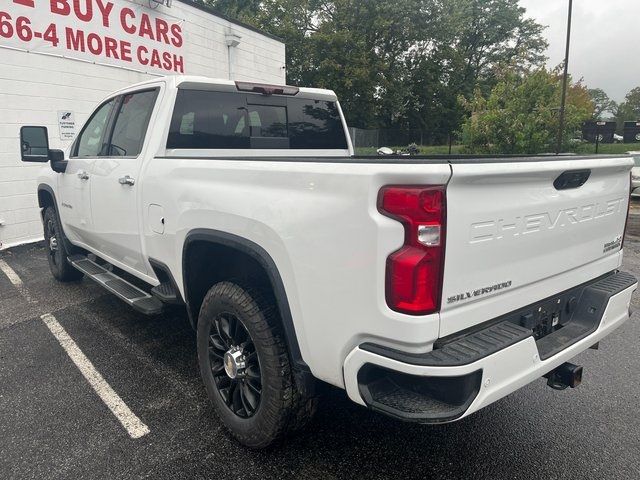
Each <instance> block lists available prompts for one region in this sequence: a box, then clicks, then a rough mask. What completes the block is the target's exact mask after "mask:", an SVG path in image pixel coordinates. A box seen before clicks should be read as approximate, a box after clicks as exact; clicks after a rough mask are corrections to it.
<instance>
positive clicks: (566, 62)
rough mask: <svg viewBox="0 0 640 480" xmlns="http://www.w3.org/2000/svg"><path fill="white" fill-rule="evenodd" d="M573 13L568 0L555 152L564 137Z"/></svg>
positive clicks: (558, 150)
mask: <svg viewBox="0 0 640 480" xmlns="http://www.w3.org/2000/svg"><path fill="white" fill-rule="evenodd" d="M572 13H573V0H569V18H568V20H567V50H566V52H565V55H564V78H563V79H562V101H561V104H560V125H559V128H558V145H557V148H556V154H558V155H559V154H560V153H561V152H562V139H563V138H564V120H565V119H564V117H565V115H564V114H565V107H566V104H567V84H568V82H569V49H570V47H571V15H572Z"/></svg>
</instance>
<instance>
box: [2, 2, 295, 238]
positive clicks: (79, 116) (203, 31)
mask: <svg viewBox="0 0 640 480" xmlns="http://www.w3.org/2000/svg"><path fill="white" fill-rule="evenodd" d="M10 1H11V0H2V4H4V2H10ZM45 1H46V3H48V1H49V0H36V5H38V3H37V2H45ZM83 1H84V0H83ZM110 1H112V2H114V3H123V2H129V3H138V4H141V5H148V0H137V1H135V2H134V1H130V0H110ZM71 3H73V2H71ZM2 4H0V11H2V10H3V8H2V7H3V5H2ZM159 8H160V9H163V10H162V12H163V13H165V14H170V15H172V16H175V17H178V18H180V19H183V23H182V29H183V32H184V39H185V44H184V47H183V49H182V53H183V54H184V67H185V74H189V75H204V76H208V77H217V78H228V75H229V52H228V47H227V44H226V41H225V35H226V34H227V33H231V32H232V33H234V34H236V35H238V36H240V43H239V44H238V46H237V47H234V48H235V49H236V52H235V61H236V64H235V68H234V70H235V79H237V80H247V81H258V82H264V83H275V84H282V83H284V81H285V70H284V68H283V67H284V65H285V45H284V44H283V43H282V42H281V41H279V40H276V39H274V38H271V37H268V36H265V35H263V34H260V33H259V32H256V31H254V30H252V29H249V28H245V27H243V26H241V25H238V24H236V23H233V22H230V21H228V20H225V19H223V18H219V17H216V16H214V15H212V14H211V13H208V12H205V11H202V10H200V9H197V8H194V7H192V6H190V5H187V4H184V3H181V2H180V1H179V0H174V1H173V3H172V6H171V8H169V9H167V8H166V7H159ZM149 12H150V14H152V13H153V11H149ZM96 62H98V63H95V64H94V63H91V62H89V61H82V60H75V59H70V58H62V57H59V56H53V55H46V54H40V53H33V52H28V51H23V50H18V49H15V48H13V46H12V47H11V48H10V47H8V46H7V44H6V43H5V44H3V38H1V37H0V249H3V248H8V247H10V246H13V245H16V244H20V243H25V242H29V241H33V240H38V239H41V238H42V224H41V221H40V216H39V214H40V213H39V208H38V203H37V194H36V188H37V185H36V181H35V179H36V176H37V172H38V170H39V169H40V168H42V165H41V164H27V163H22V162H21V161H20V156H19V131H20V127H21V126H22V125H45V126H47V127H48V128H49V137H50V138H49V141H50V144H51V148H61V149H66V148H67V147H68V146H69V145H70V143H71V142H70V141H61V140H60V135H59V130H58V123H57V121H58V120H57V112H58V111H63V110H65V111H72V112H74V115H75V121H76V133H77V131H78V130H79V129H80V128H81V126H82V125H83V124H84V122H85V121H86V119H87V118H88V116H89V115H90V114H91V112H92V111H93V109H94V108H95V107H96V106H97V104H98V103H99V102H100V101H101V100H102V99H104V98H105V97H106V96H107V95H108V94H109V93H110V92H112V91H114V90H117V89H119V88H122V87H124V86H127V85H130V84H132V83H136V82H140V81H143V80H147V79H150V78H154V77H157V76H158V75H160V74H161V72H159V71H158V70H154V71H143V70H135V69H128V68H123V67H121V66H114V65H105V64H100V59H96Z"/></svg>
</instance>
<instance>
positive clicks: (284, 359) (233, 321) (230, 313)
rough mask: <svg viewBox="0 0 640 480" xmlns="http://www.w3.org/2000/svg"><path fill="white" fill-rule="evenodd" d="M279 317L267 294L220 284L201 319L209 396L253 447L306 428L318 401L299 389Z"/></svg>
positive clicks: (201, 354)
mask: <svg viewBox="0 0 640 480" xmlns="http://www.w3.org/2000/svg"><path fill="white" fill-rule="evenodd" d="M277 315H278V314H277V309H276V308H275V306H274V304H273V301H269V297H268V296H267V295H264V294H263V293H261V292H259V291H250V290H245V289H243V288H242V287H240V286H239V285H236V284H234V283H231V282H221V283H218V284H216V285H214V286H213V287H211V289H210V290H209V292H208V293H207V295H206V296H205V298H204V301H203V303H202V307H201V309H200V315H199V317H198V329H197V342H198V361H199V364H200V372H201V375H202V379H203V381H204V384H205V387H206V389H207V393H208V395H209V399H210V400H211V402H212V403H213V406H214V408H215V410H216V413H217V414H218V417H219V418H220V420H221V421H222V423H223V425H224V426H225V427H226V428H227V430H228V431H229V432H230V433H231V435H233V437H235V438H236V439H237V440H238V441H239V442H240V443H242V444H243V445H245V446H247V447H249V448H253V449H261V448H266V447H269V446H271V445H273V444H274V443H278V442H280V441H282V440H283V439H284V438H285V437H286V436H287V435H288V434H290V433H292V432H294V431H296V430H298V429H299V428H301V427H302V426H304V425H305V424H306V423H308V421H309V420H310V419H311V417H312V415H313V413H314V410H315V405H316V402H315V398H308V397H306V396H304V395H302V394H301V393H300V392H299V390H298V389H297V388H296V385H295V381H294V378H293V374H292V371H291V363H290V361H289V354H288V351H287V347H286V344H285V342H284V336H283V335H282V331H281V327H280V323H279V321H278V320H279V319H278V316H277Z"/></svg>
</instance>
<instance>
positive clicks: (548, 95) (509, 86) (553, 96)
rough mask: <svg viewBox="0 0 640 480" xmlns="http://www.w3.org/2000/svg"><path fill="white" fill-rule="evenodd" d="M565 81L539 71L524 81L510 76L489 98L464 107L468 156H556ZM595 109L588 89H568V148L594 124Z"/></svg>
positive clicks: (479, 98)
mask: <svg viewBox="0 0 640 480" xmlns="http://www.w3.org/2000/svg"><path fill="white" fill-rule="evenodd" d="M561 89H562V76H561V75H560V74H559V73H558V72H557V71H549V70H546V69H544V68H543V69H539V70H537V71H535V72H533V73H531V74H528V75H524V76H522V75H521V74H519V73H517V72H515V71H508V72H507V73H506V74H505V75H504V77H503V78H502V79H501V80H500V81H499V82H498V83H497V84H496V86H495V87H494V88H493V90H492V91H491V93H490V94H489V96H488V97H487V98H485V97H484V96H483V95H482V94H481V92H480V91H477V92H476V95H475V97H474V98H473V100H471V101H467V100H465V99H464V98H463V99H461V103H462V104H463V105H464V106H465V107H466V108H467V109H468V111H469V113H470V117H469V118H468V120H467V121H466V122H465V124H464V126H463V142H464V146H465V150H466V151H467V152H468V153H490V154H501V153H504V154H536V153H542V152H549V151H553V150H554V145H555V142H556V138H557V132H558V125H559V119H558V117H559V115H558V110H559V108H558V107H559V105H560V97H561ZM593 108H594V107H593V103H592V102H591V97H590V96H589V92H588V91H587V89H586V88H585V87H584V86H583V85H582V84H581V83H580V82H578V83H573V82H571V83H570V87H569V89H568V95H567V106H566V129H565V138H564V147H565V148H568V147H569V143H570V142H569V141H570V140H571V138H572V137H573V136H574V135H575V132H576V131H578V130H579V129H580V126H581V124H582V122H583V121H585V120H587V119H589V118H591V116H592V114H593Z"/></svg>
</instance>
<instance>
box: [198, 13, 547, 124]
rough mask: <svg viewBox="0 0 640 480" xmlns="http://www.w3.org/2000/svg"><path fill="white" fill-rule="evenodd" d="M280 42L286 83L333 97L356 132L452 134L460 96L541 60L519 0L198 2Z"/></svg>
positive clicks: (535, 33)
mask: <svg viewBox="0 0 640 480" xmlns="http://www.w3.org/2000/svg"><path fill="white" fill-rule="evenodd" d="M202 1H205V2H206V3H209V4H210V5H212V6H213V7H215V8H216V9H218V10H220V11H221V12H222V13H225V14H227V15H229V16H232V17H236V18H239V19H241V20H243V21H245V22H248V23H250V24H253V25H255V26H257V27H259V28H261V29H263V30H265V31H268V32H270V33H272V34H274V35H277V36H279V37H281V38H282V39H283V40H284V41H285V43H286V45H287V82H288V83H290V84H294V85H304V86H317V87H325V88H331V89H333V90H335V91H336V93H337V94H338V96H339V98H340V99H341V103H342V106H343V110H344V111H345V115H346V116H347V120H348V122H349V124H350V125H352V126H356V127H365V128H366V127H389V128H419V129H422V130H426V131H428V132H433V133H434V135H438V134H440V133H441V132H450V131H453V130H456V129H458V128H459V126H460V123H461V121H462V120H463V118H464V113H465V112H464V110H463V109H462V108H461V107H460V104H459V102H458V97H459V96H460V95H462V96H463V97H465V98H467V99H471V98H472V97H473V95H474V92H475V91H476V90H477V89H479V90H480V91H482V92H484V93H485V94H488V92H490V91H491V89H492V87H493V86H494V85H495V83H496V81H497V78H498V72H500V71H501V70H502V69H504V68H506V67H507V66H508V67H509V68H512V69H514V70H515V71H518V72H522V71H525V70H527V69H529V68H531V67H535V66H539V65H540V64H541V63H542V62H543V61H544V56H543V52H544V51H545V48H546V46H547V45H546V42H545V41H544V39H543V38H542V35H541V34H542V30H543V27H542V26H540V25H538V24H537V23H535V22H534V21H533V20H531V19H528V18H526V16H525V10H524V9H523V8H521V7H520V6H519V5H518V0H396V1H394V2H389V1H387V0H326V1H325V0H240V1H232V0H202Z"/></svg>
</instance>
